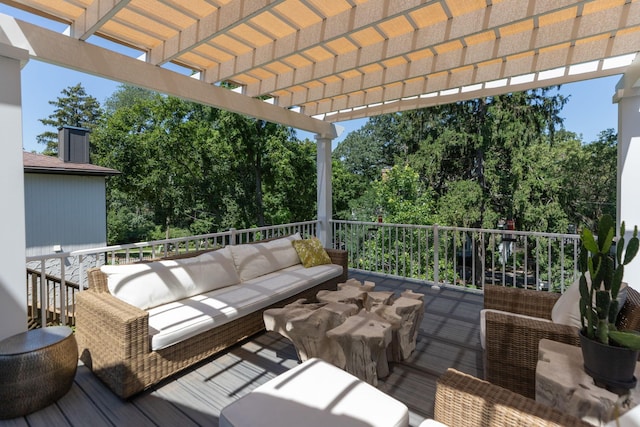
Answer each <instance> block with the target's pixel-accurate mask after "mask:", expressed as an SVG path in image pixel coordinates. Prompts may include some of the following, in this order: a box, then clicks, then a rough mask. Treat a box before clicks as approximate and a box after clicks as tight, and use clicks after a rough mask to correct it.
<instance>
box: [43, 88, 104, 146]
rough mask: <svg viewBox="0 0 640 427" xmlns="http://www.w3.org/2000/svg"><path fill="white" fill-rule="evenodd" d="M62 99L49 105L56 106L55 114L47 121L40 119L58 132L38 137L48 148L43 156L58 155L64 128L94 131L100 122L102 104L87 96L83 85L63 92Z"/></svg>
mask: <svg viewBox="0 0 640 427" xmlns="http://www.w3.org/2000/svg"><path fill="white" fill-rule="evenodd" d="M61 93H62V95H63V96H61V97H58V98H57V99H56V100H55V101H49V104H51V105H53V106H55V109H54V111H53V114H51V115H49V117H48V118H46V119H39V120H40V123H42V124H43V125H45V126H52V127H54V128H55V129H56V131H46V132H43V133H41V134H40V135H38V136H37V137H36V139H37V141H38V143H39V144H44V145H45V146H46V147H45V149H44V150H43V154H47V155H50V156H55V155H57V154H58V132H57V130H58V129H60V128H61V127H62V126H65V125H66V126H74V127H83V128H88V129H92V128H93V127H94V126H95V125H96V124H97V123H98V121H99V119H100V117H101V115H102V110H101V108H100V103H99V102H98V101H97V100H96V99H95V98H94V97H93V96H91V95H87V93H86V91H85V89H84V87H83V86H82V84H81V83H78V84H77V85H75V86H70V87H68V88H66V89H63V90H62V92H61Z"/></svg>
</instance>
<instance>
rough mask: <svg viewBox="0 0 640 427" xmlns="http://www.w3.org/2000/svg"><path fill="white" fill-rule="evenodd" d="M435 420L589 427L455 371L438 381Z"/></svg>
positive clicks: (481, 426)
mask: <svg viewBox="0 0 640 427" xmlns="http://www.w3.org/2000/svg"><path fill="white" fill-rule="evenodd" d="M434 419H435V420H436V421H438V422H441V423H443V424H446V425H448V426H455V427H467V426H469V427H489V426H491V427H493V426H495V427H498V426H500V427H502V426H522V427H524V426H549V427H550V426H558V427H560V426H567V427H573V426H589V425H590V424H587V423H586V422H584V421H582V420H580V419H578V418H575V417H573V416H570V415H566V414H564V413H562V412H560V411H558V410H555V409H552V408H550V407H548V406H545V405H542V404H540V403H537V402H535V401H534V400H532V399H528V398H526V397H524V396H521V395H519V394H517V393H513V392H512V391H509V390H506V389H504V388H502V387H498V386H497V385H495V384H490V383H488V382H486V381H482V380H480V379H478V378H475V377H473V376H471V375H467V374H463V373H461V372H458V371H456V370H454V369H448V370H447V372H445V373H444V374H443V375H442V376H441V377H440V378H439V379H438V383H437V386H436V397H435V405H434Z"/></svg>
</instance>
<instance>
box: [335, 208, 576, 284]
mask: <svg viewBox="0 0 640 427" xmlns="http://www.w3.org/2000/svg"><path fill="white" fill-rule="evenodd" d="M332 222H333V236H334V247H339V248H343V249H346V250H347V251H348V252H349V266H350V267H351V268H355V269H361V270H366V271H373V272H379V273H383V274H390V275H393V276H400V277H408V278H413V279H419V280H423V281H425V282H428V283H431V284H435V285H442V284H447V285H460V286H466V287H476V288H482V286H483V285H484V284H488V283H494V284H502V285H509V286H519V287H524V286H526V287H529V288H534V289H538V290H552V291H560V292H562V291H564V289H565V288H566V287H567V286H569V285H570V284H571V283H572V282H573V281H574V278H575V277H577V274H578V272H577V260H578V255H579V248H580V244H579V242H580V236H578V235H577V234H555V233H538V232H525V231H511V230H489V229H477V228H462V227H444V226H438V225H429V226H426V225H424V226H423V225H408V224H384V223H378V222H356V221H338V220H334V221H332ZM549 285H551V286H549Z"/></svg>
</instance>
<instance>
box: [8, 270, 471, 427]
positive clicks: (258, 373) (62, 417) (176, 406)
mask: <svg viewBox="0 0 640 427" xmlns="http://www.w3.org/2000/svg"><path fill="white" fill-rule="evenodd" d="M350 277H354V278H357V279H359V280H371V281H373V282H375V283H376V290H393V291H397V292H401V291H402V290H405V289H411V290H414V291H416V292H422V293H424V294H425V316H424V320H423V321H422V327H421V329H420V334H419V336H418V342H417V350H416V352H415V353H414V355H413V356H412V357H411V359H410V360H408V361H406V362H403V363H394V364H392V365H391V367H390V368H391V374H390V375H389V377H387V378H386V379H384V380H382V381H381V382H380V384H379V386H378V388H379V389H380V390H382V391H384V392H386V393H387V394H389V395H391V396H393V397H395V398H396V399H398V400H400V401H402V402H404V403H405V404H406V405H407V406H408V407H409V410H410V424H411V426H416V425H418V424H419V423H420V422H421V421H422V420H423V419H424V418H426V417H431V416H432V412H433V396H434V392H435V382H436V379H437V378H438V377H439V376H440V375H441V374H442V373H443V372H444V371H445V370H446V369H447V368H449V367H455V368H456V369H458V370H460V371H463V372H467V373H469V374H472V375H475V376H478V377H482V352H481V349H480V341H479V340H480V338H479V318H480V310H481V308H482V295H481V294H479V293H474V292H466V291H462V290H456V289H450V288H443V289H440V290H436V289H432V288H430V287H428V286H423V285H421V284H420V283H419V282H414V281H403V280H398V279H396V278H390V277H384V276H379V275H375V274H372V273H371V274H369V273H363V272H350ZM297 363H298V361H297V357H296V354H295V350H294V348H293V346H292V345H291V344H290V342H289V341H288V340H286V339H284V338H282V337H281V336H280V335H279V334H277V333H274V332H268V333H262V334H259V335H256V336H254V337H252V338H251V339H250V340H247V341H245V342H243V343H241V344H239V345H236V346H235V347H232V348H231V349H229V350H228V351H226V352H224V353H222V354H219V355H217V356H214V357H213V358H211V359H208V360H206V361H204V362H202V363H200V364H198V365H197V366H195V367H194V368H192V369H188V370H186V371H185V372H183V373H181V374H179V375H177V376H176V377H174V378H172V379H171V380H170V381H165V382H163V383H162V384H159V385H158V386H157V387H154V388H153V389H150V390H148V391H145V392H143V393H141V394H139V395H137V396H135V397H133V398H131V399H130V400H127V401H123V400H121V399H120V398H118V397H117V396H115V395H114V394H112V393H111V392H110V391H109V389H107V388H106V387H105V386H104V385H103V384H102V383H101V382H100V381H99V380H98V379H97V378H96V377H95V376H93V374H92V373H91V372H90V371H89V370H88V369H87V368H86V367H84V366H79V367H78V373H77V374H76V379H75V383H74V385H73V387H72V388H71V390H70V391H69V393H68V394H67V395H66V396H64V397H63V398H62V399H60V400H59V401H58V402H56V403H55V404H53V405H51V406H49V407H47V408H45V409H43V410H41V411H38V412H36V413H33V414H30V415H28V416H27V417H24V418H16V419H12V420H4V421H0V427H4V426H30V427H39V426H46V427H51V426H87V425H91V427H101V426H118V427H119V426H136V427H143V426H172V427H173V426H180V427H188V426H217V425H218V417H219V415H220V411H221V409H222V408H223V407H225V406H226V405H227V404H229V403H230V402H232V401H233V400H235V399H237V398H239V397H241V396H243V395H245V394H246V393H248V392H250V391H251V390H253V389H254V388H255V387H257V386H258V385H260V384H262V383H264V382H266V381H268V380H269V379H271V378H273V377H275V376H276V375H278V374H280V373H282V372H284V371H286V370H287V369H290V368H292V367H293V366H295V365H296V364H297ZM0 404H2V402H0Z"/></svg>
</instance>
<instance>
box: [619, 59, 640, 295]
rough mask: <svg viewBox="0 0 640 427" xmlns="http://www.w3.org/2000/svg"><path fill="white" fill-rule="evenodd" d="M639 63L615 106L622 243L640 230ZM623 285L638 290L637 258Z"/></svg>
mask: <svg viewBox="0 0 640 427" xmlns="http://www.w3.org/2000/svg"><path fill="white" fill-rule="evenodd" d="M639 83H640V62H639V60H638V58H636V60H635V61H634V63H633V64H632V65H630V66H629V67H628V69H627V71H626V72H625V74H624V76H623V77H622V78H621V79H620V81H619V82H618V84H617V86H616V94H615V96H614V98H613V99H614V102H617V103H618V177H617V179H618V182H617V195H616V196H617V198H616V199H617V218H616V223H617V224H618V226H619V224H621V222H622V221H624V222H625V225H626V233H625V234H626V236H625V239H627V240H628V239H629V238H630V237H631V235H632V234H631V233H632V232H633V226H634V225H637V226H638V227H639V228H640V187H639V186H638V183H640V87H639V86H638V84H639ZM624 281H625V282H627V283H629V285H630V286H633V287H634V288H636V289H639V290H640V257H636V259H634V260H633V261H632V262H631V264H629V265H628V266H626V267H625V275H624Z"/></svg>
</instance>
